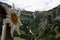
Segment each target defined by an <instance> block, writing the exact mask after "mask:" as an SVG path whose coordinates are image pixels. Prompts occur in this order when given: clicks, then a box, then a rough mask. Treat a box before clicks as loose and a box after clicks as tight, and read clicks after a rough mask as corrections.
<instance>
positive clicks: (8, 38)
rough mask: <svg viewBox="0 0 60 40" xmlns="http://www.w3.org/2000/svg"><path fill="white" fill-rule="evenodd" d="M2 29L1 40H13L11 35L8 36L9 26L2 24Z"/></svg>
mask: <svg viewBox="0 0 60 40" xmlns="http://www.w3.org/2000/svg"><path fill="white" fill-rule="evenodd" d="M2 27H3V28H2V37H1V40H13V37H11V34H10V27H9V24H4V25H3V26H2Z"/></svg>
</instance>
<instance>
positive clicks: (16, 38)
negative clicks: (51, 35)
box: [14, 37, 24, 40]
mask: <svg viewBox="0 0 60 40" xmlns="http://www.w3.org/2000/svg"><path fill="white" fill-rule="evenodd" d="M14 40H24V39H22V38H19V37H14Z"/></svg>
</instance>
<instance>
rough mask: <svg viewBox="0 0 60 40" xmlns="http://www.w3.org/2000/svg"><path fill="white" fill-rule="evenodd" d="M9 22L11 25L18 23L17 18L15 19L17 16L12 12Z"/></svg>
mask: <svg viewBox="0 0 60 40" xmlns="http://www.w3.org/2000/svg"><path fill="white" fill-rule="evenodd" d="M11 21H12V22H13V24H15V25H16V24H17V22H18V17H17V15H16V14H15V13H14V12H13V13H11Z"/></svg>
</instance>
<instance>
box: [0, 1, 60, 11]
mask: <svg viewBox="0 0 60 40" xmlns="http://www.w3.org/2000/svg"><path fill="white" fill-rule="evenodd" d="M0 1H2V2H5V3H8V4H10V5H12V3H14V4H15V7H16V8H21V9H25V10H28V11H35V10H38V11H42V10H49V9H52V8H54V7H56V6H58V5H59V4H60V0H0Z"/></svg>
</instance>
